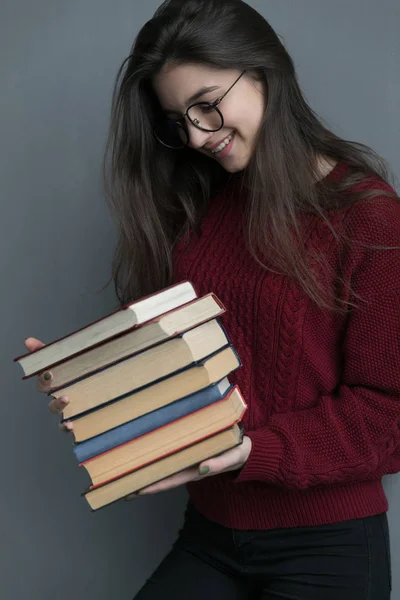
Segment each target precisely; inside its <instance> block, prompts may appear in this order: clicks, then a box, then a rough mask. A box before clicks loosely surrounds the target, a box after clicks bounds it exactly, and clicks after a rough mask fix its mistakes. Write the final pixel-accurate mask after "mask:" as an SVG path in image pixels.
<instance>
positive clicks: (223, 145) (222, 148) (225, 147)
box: [211, 133, 235, 158]
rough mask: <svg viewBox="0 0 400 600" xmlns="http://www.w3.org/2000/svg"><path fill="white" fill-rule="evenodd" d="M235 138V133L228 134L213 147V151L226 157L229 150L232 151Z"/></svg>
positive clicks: (217, 155)
mask: <svg viewBox="0 0 400 600" xmlns="http://www.w3.org/2000/svg"><path fill="white" fill-rule="evenodd" d="M234 138H235V134H234V133H230V134H229V135H227V136H226V138H224V139H223V140H222V141H221V142H220V143H219V144H218V146H216V147H215V148H213V150H211V152H212V153H213V154H214V156H215V157H218V158H225V157H226V156H228V154H229V152H230V151H231V148H232V145H233V140H234Z"/></svg>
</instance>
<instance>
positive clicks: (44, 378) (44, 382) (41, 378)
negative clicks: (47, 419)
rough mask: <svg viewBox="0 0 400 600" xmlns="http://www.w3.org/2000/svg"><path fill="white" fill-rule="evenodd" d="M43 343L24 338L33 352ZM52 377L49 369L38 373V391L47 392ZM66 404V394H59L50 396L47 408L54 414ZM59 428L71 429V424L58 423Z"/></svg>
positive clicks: (59, 411)
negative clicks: (55, 396) (57, 396)
mask: <svg viewBox="0 0 400 600" xmlns="http://www.w3.org/2000/svg"><path fill="white" fill-rule="evenodd" d="M44 345H45V344H43V342H41V341H40V340H38V339H36V338H33V337H29V338H26V340H25V346H26V348H27V349H28V350H29V352H33V351H34V350H37V349H38V348H42V347H43V346H44ZM52 379H53V375H52V373H51V371H45V372H44V373H41V374H40V375H38V377H37V381H36V387H37V389H38V391H39V392H43V393H44V394H47V393H48V392H49V391H50V389H51V382H52ZM67 404H68V398H67V396H61V397H60V398H52V399H51V400H50V402H49V410H50V412H52V413H54V414H60V413H62V411H63V410H64V408H65V407H66V406H67ZM59 428H60V429H61V431H72V430H73V425H72V423H71V422H66V423H60V424H59Z"/></svg>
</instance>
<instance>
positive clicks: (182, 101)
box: [153, 63, 233, 111]
mask: <svg viewBox="0 0 400 600" xmlns="http://www.w3.org/2000/svg"><path fill="white" fill-rule="evenodd" d="M232 73H233V71H229V70H225V69H217V68H215V67H212V66H209V65H201V64H192V63H185V64H170V65H167V66H165V67H164V68H163V69H162V70H161V71H160V72H159V73H158V74H157V75H156V76H155V77H154V78H153V88H154V91H155V93H156V94H157V96H158V99H159V101H160V103H161V105H162V106H163V108H164V109H165V110H171V111H173V110H182V109H183V108H184V107H187V105H188V104H190V102H191V100H192V99H193V96H194V95H196V94H198V93H199V92H200V91H201V90H205V89H208V90H209V93H211V91H212V90H211V89H209V88H213V91H217V89H222V88H223V87H224V86H225V84H226V82H229V81H230V80H231V79H232ZM204 93H206V92H204Z"/></svg>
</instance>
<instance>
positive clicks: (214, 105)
mask: <svg viewBox="0 0 400 600" xmlns="http://www.w3.org/2000/svg"><path fill="white" fill-rule="evenodd" d="M245 73H246V69H245V70H244V71H242V72H241V73H240V75H239V77H238V78H237V79H236V80H235V81H234V82H233V83H232V85H231V86H230V87H229V88H228V89H227V90H226V92H225V93H224V94H222V96H220V97H219V98H217V99H216V100H214V102H195V103H194V104H191V105H190V106H189V107H188V109H187V111H186V112H185V114H184V115H182V117H181V118H180V119H179V120H177V121H174V120H173V119H170V120H171V121H172V122H173V123H175V125H177V126H178V127H181V128H182V130H183V131H184V132H185V136H186V142H182V146H170V145H168V144H166V143H165V142H163V141H162V140H161V139H160V138H159V137H158V135H157V132H156V128H154V130H153V133H154V135H155V137H156V139H157V141H158V142H160V144H162V145H163V146H165V147H166V148H170V149H171V150H183V148H186V146H187V145H188V142H189V133H188V131H187V129H186V127H185V126H184V125H183V123H181V122H180V121H183V120H184V119H185V117H187V118H188V119H189V121H190V122H191V123H192V125H194V127H196V128H197V129H200V131H208V132H210V133H214V132H216V131H220V130H221V129H222V128H223V126H224V116H223V114H222V112H221V110H220V109H219V108H218V105H219V104H220V103H221V102H222V100H223V99H224V98H225V97H226V95H227V94H228V93H229V92H230V91H231V89H232V88H233V87H234V86H235V85H236V84H237V82H238V81H239V79H241V77H243V75H244V74H245ZM195 106H207V107H208V108H210V109H213V110H216V111H217V113H218V114H219V116H220V117H221V125H220V127H218V129H207V128H206V127H201V125H200V121H198V119H193V120H192V119H191V118H190V116H189V111H190V110H191V109H192V108H193V107H195ZM196 121H197V123H196Z"/></svg>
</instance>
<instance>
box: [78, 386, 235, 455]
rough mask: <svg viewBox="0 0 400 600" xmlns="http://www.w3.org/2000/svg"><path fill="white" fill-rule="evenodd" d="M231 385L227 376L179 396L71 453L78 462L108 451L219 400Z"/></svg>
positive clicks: (92, 439)
mask: <svg viewBox="0 0 400 600" xmlns="http://www.w3.org/2000/svg"><path fill="white" fill-rule="evenodd" d="M230 388H231V386H230V384H229V381H228V380H227V379H226V380H223V382H218V383H216V384H214V385H211V386H209V387H208V388H206V389H205V390H202V391H200V392H198V393H196V394H191V395H190V396H186V398H182V399H180V400H177V401H175V402H172V403H171V404H168V405H167V406H163V407H162V408H159V409H157V410H155V411H153V412H150V413H147V414H145V415H143V416H141V417H139V418H137V419H133V420H132V421H129V422H128V423H124V425H121V426H119V427H116V428H115V429H111V430H110V431H106V432H105V433H102V434H101V435H97V436H96V437H93V438H91V439H89V440H85V441H84V442H81V443H79V444H76V445H75V446H74V448H73V451H74V454H75V456H76V458H77V460H78V462H79V463H83V462H85V461H86V460H89V459H90V458H92V457H93V456H97V455H98V454H102V453H103V452H107V450H111V449H112V448H115V447H116V446H120V445H121V444H125V443H126V442H128V441H130V440H134V439H135V438H137V437H140V436H141V435H144V434H146V433H149V432H150V431H153V430H155V429H158V428H159V427H162V426H163V425H167V424H168V423H171V422H172V421H176V420H178V419H180V418H182V417H184V416H186V415H189V414H191V413H193V412H195V411H196V410H199V409H200V408H203V407H205V406H208V405H209V404H212V403H213V402H216V401H218V400H221V399H222V398H223V397H224V395H225V394H226V393H229V391H230Z"/></svg>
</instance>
